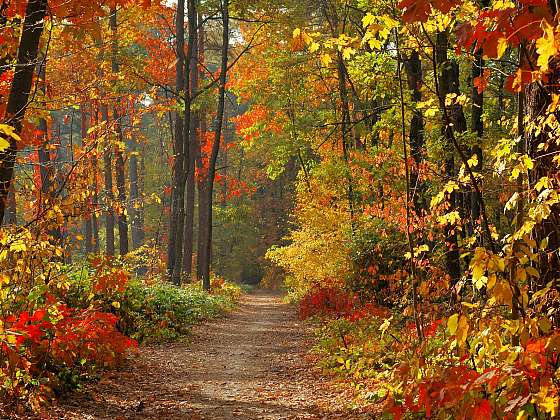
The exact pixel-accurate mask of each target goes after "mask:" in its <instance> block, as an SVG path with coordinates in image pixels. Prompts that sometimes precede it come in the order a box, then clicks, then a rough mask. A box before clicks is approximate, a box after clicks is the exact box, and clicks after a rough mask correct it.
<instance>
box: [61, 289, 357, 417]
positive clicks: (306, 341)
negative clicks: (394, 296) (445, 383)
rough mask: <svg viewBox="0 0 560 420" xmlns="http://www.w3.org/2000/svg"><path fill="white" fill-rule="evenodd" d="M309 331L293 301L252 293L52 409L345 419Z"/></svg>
mask: <svg viewBox="0 0 560 420" xmlns="http://www.w3.org/2000/svg"><path fill="white" fill-rule="evenodd" d="M309 345H310V335H309V331H308V330H307V329H306V328H305V327H304V326H303V325H302V324H300V323H299V322H298V321H297V318H296V315H295V309H294V308H293V306H290V305H287V304H284V303H282V301H281V297H280V296H279V295H275V294H273V293H270V292H265V291H258V292H256V293H254V294H249V295H246V296H244V297H243V298H242V299H241V301H240V304H239V307H238V309H237V310H235V311H234V312H232V313H231V314H229V316H228V317H226V318H224V319H221V320H218V321H217V322H211V323H207V324H204V325H201V326H198V327H196V328H195V329H194V331H193V336H192V337H190V338H189V340H188V343H187V342H185V343H174V344H167V345H158V346H146V347H141V349H140V354H139V356H138V358H137V359H135V360H133V361H131V362H130V363H128V364H127V365H126V366H125V367H123V368H122V369H120V370H118V371H114V372H109V373H107V374H106V375H104V377H103V378H102V379H101V381H100V382H98V383H92V384H89V385H88V386H87V388H86V392H84V393H81V394H74V395H73V396H70V397H69V398H68V399H66V400H64V401H62V402H61V403H60V406H59V407H58V408H57V409H56V414H55V416H56V418H61V419H62V418H65V419H116V420H124V419H160V420H167V419H193V420H197V419H337V418H340V419H350V418H359V417H358V416H357V415H356V416H354V415H352V414H351V413H348V412H346V411H345V410H343V409H341V406H340V403H338V406H337V402H336V401H337V400H340V398H339V396H338V395H337V392H336V390H334V389H333V388H332V387H331V386H330V385H329V383H328V382H326V381H325V380H324V379H321V378H320V376H318V375H316V374H315V373H314V372H313V369H312V368H311V367H310V366H311V364H312V362H311V361H310V360H309V357H308V356H307V352H308V350H309Z"/></svg>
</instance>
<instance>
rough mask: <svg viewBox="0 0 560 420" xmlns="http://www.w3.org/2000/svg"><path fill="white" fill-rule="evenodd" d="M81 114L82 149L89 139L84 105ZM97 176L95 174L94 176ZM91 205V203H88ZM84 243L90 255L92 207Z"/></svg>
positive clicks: (91, 247) (87, 220) (84, 229)
mask: <svg viewBox="0 0 560 420" xmlns="http://www.w3.org/2000/svg"><path fill="white" fill-rule="evenodd" d="M80 108H81V109H80V114H81V132H82V147H84V149H85V146H86V138H87V131H88V126H87V118H88V115H87V114H86V110H85V105H83V104H82V106H81V107H80ZM93 176H95V174H94V175H93ZM88 204H89V203H88ZM83 225H84V227H83V231H84V241H85V252H86V254H90V253H92V252H93V220H92V216H91V212H90V206H89V205H88V208H86V210H85V214H84V224H83Z"/></svg>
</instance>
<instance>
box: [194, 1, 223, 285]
mask: <svg viewBox="0 0 560 420" xmlns="http://www.w3.org/2000/svg"><path fill="white" fill-rule="evenodd" d="M221 8H222V27H223V32H222V63H221V68H220V89H219V94H218V114H217V116H216V130H215V132H214V141H213V144H212V154H211V155H210V160H209V167H208V174H207V180H206V181H207V185H206V188H207V194H206V197H207V202H206V203H204V204H205V210H206V226H204V227H203V228H204V229H203V241H204V246H203V249H202V250H203V253H204V254H203V259H202V261H201V276H200V277H201V278H202V286H203V288H204V290H210V265H211V259H212V201H213V192H214V177H215V176H216V161H217V159H218V153H219V151H220V141H221V138H222V129H223V123H224V114H225V96H226V80H227V68H228V54H229V0H222V2H221Z"/></svg>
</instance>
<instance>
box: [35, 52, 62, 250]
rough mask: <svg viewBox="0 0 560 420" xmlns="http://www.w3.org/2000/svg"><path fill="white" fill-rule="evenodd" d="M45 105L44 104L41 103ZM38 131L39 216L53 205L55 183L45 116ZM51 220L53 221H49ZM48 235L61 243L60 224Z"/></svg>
mask: <svg viewBox="0 0 560 420" xmlns="http://www.w3.org/2000/svg"><path fill="white" fill-rule="evenodd" d="M39 60H40V61H41V63H40V64H39V65H38V66H37V74H38V77H39V79H40V86H41V88H40V89H41V92H42V93H43V95H46V64H45V60H44V57H43V56H42V55H40V56H39ZM43 105H45V104H43ZM38 128H39V131H41V133H42V138H41V144H40V145H39V148H38V155H39V168H40V171H39V172H40V176H41V191H40V193H41V199H40V200H39V205H38V208H37V213H38V214H37V216H38V217H41V216H42V215H43V214H44V211H45V210H48V208H49V207H51V206H52V205H53V201H54V199H55V183H54V179H53V178H54V162H53V160H52V158H51V153H50V150H49V147H48V146H49V129H48V126H47V120H45V118H41V119H39V126H38ZM51 222H53V221H51ZM48 235H49V237H50V240H51V241H53V243H56V244H59V245H61V244H62V232H61V226H58V225H53V226H49V229H48Z"/></svg>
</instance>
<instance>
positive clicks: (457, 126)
mask: <svg viewBox="0 0 560 420" xmlns="http://www.w3.org/2000/svg"><path fill="white" fill-rule="evenodd" d="M447 48H448V33H447V32H438V34H437V39H436V54H435V56H436V64H437V65H436V69H437V71H438V72H439V73H440V74H438V75H437V77H438V80H439V95H440V96H441V98H440V103H445V98H446V97H447V94H448V93H452V92H456V90H458V80H459V69H458V65H457V63H456V62H455V61H453V60H449V58H448V57H447ZM442 101H443V102H442ZM450 114H451V116H450V118H451V121H452V122H453V126H451V125H449V124H447V122H446V121H445V120H444V122H443V129H442V130H443V135H444V138H445V139H446V141H447V143H448V144H449V145H450V147H449V148H448V150H449V151H448V154H447V156H446V157H445V175H446V176H447V177H449V178H451V179H454V178H455V159H454V153H453V151H452V150H453V143H452V138H453V135H454V134H453V130H455V131H458V132H463V131H465V130H466V120H465V117H464V115H463V112H462V109H461V107H460V106H459V107H458V106H457V105H453V107H452V108H451V109H450ZM457 201H458V197H457V194H456V193H455V192H453V193H452V194H451V197H450V199H449V211H453V210H456V209H457ZM444 233H445V243H446V246H447V248H448V249H447V252H446V254H445V263H446V268H447V272H448V274H449V275H450V276H451V282H452V284H455V283H457V282H458V281H459V279H460V277H461V262H460V260H459V246H458V241H457V228H456V226H451V225H449V224H447V225H446V226H445V228H444Z"/></svg>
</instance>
